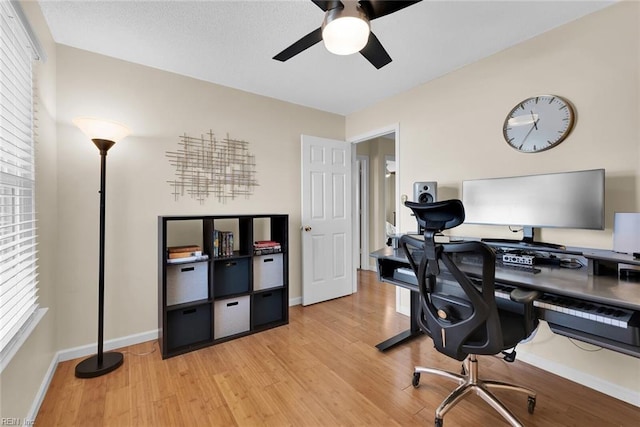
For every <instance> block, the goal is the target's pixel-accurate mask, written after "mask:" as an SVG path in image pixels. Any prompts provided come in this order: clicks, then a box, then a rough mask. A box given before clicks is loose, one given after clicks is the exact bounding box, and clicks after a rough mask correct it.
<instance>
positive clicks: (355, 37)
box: [273, 0, 421, 69]
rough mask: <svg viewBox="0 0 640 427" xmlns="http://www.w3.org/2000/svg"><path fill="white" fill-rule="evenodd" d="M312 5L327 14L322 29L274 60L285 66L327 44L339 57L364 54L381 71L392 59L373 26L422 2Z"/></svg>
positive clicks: (372, 0)
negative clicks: (309, 51) (317, 44)
mask: <svg viewBox="0 0 640 427" xmlns="http://www.w3.org/2000/svg"><path fill="white" fill-rule="evenodd" d="M311 1H312V2H313V3H315V5H316V6H318V7H319V8H320V9H322V10H324V11H325V15H324V21H323V22H322V26H321V27H320V28H317V29H315V30H313V31H312V32H310V33H309V34H307V35H306V36H304V37H302V38H301V39H300V40H298V41H297V42H295V43H294V44H292V45H291V46H289V47H288V48H286V49H285V50H283V51H282V52H280V53H279V54H277V55H276V56H274V57H273V59H276V60H278V61H282V62H284V61H286V60H288V59H291V58H292V57H294V56H296V55H297V54H299V53H300V52H302V51H304V50H306V49H308V48H310V47H311V46H313V45H314V44H316V43H318V42H320V41H321V40H323V41H324V44H325V46H326V48H327V50H329V51H330V52H332V53H335V54H337V55H350V54H352V53H356V52H360V53H361V54H362V56H364V57H365V58H366V59H367V60H368V61H369V62H370V63H371V64H372V65H373V66H374V67H376V68H377V69H380V68H382V67H384V66H385V65H387V64H388V63H389V62H391V57H390V56H389V54H388V53H387V51H386V50H385V49H384V47H382V44H381V43H380V40H378V38H377V37H376V36H375V34H373V32H372V31H371V27H370V25H369V22H370V21H373V20H374V19H377V18H380V17H383V16H386V15H389V14H391V13H394V12H397V11H399V10H401V9H404V8H405V7H407V6H411V5H412V4H414V3H418V2H420V1H421V0H413V1H402V0H391V1H382V0H360V1H353V0H343V1H338V0H327V1H323V0H311Z"/></svg>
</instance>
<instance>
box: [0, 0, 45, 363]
mask: <svg viewBox="0 0 640 427" xmlns="http://www.w3.org/2000/svg"><path fill="white" fill-rule="evenodd" d="M18 13H19V12H18ZM18 13H17V12H16V10H15V9H14V6H12V5H11V3H10V2H8V1H1V2H0V105H1V108H0V353H2V351H3V350H4V349H5V348H6V347H7V346H8V345H9V344H10V343H12V341H13V340H15V339H16V337H17V336H18V334H19V333H20V332H21V329H22V328H23V327H24V326H25V324H26V323H27V322H28V321H29V320H30V318H31V317H32V316H34V314H35V313H36V310H37V309H38V303H37V300H38V296H37V283H38V282H37V276H38V273H37V269H36V263H37V258H36V253H37V250H36V215H35V185H34V184H35V164H34V163H35V162H34V160H35V159H34V157H35V153H34V132H33V129H34V126H33V88H32V85H33V80H32V68H31V66H32V61H33V55H34V53H33V48H32V44H31V42H30V37H29V34H28V30H27V29H25V27H24V25H23V23H22V20H21V19H20V18H21V17H20V16H18Z"/></svg>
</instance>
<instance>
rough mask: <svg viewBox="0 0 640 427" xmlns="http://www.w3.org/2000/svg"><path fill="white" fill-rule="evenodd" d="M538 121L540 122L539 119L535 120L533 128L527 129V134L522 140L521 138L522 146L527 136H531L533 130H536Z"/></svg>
mask: <svg viewBox="0 0 640 427" xmlns="http://www.w3.org/2000/svg"><path fill="white" fill-rule="evenodd" d="M532 114H533V113H532ZM538 120H540V118H537V119H536V120H535V121H534V122H533V126H531V129H529V132H527V134H526V135H525V136H524V138H522V144H524V142H525V141H526V140H527V138H529V135H531V132H533V130H534V129H538Z"/></svg>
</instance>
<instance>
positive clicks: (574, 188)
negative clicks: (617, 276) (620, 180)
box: [462, 169, 604, 243]
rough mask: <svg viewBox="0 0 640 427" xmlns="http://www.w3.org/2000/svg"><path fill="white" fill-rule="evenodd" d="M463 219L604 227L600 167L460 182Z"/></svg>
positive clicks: (528, 239)
mask: <svg viewBox="0 0 640 427" xmlns="http://www.w3.org/2000/svg"><path fill="white" fill-rule="evenodd" d="M462 203H463V204H464V209H465V215H466V218H465V223H468V224H484V225H510V226H521V227H524V228H525V230H524V239H523V242H524V243H533V228H540V227H555V228H580V229H598V230H602V229H603V228H604V169H594V170H586V171H575V172H562V173H551V174H542V175H528V176H516V177H508V178H491V179H475V180H469V181H463V182H462Z"/></svg>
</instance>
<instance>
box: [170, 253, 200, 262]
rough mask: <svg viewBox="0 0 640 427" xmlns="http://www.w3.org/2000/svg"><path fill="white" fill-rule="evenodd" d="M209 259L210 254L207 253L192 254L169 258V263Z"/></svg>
mask: <svg viewBox="0 0 640 427" xmlns="http://www.w3.org/2000/svg"><path fill="white" fill-rule="evenodd" d="M208 259H209V255H207V254H200V255H192V256H188V257H182V258H167V264H184V263H188V262H197V261H206V260H208Z"/></svg>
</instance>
